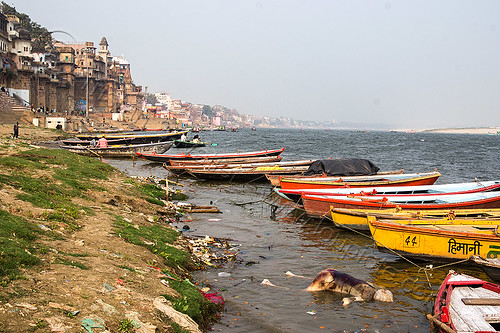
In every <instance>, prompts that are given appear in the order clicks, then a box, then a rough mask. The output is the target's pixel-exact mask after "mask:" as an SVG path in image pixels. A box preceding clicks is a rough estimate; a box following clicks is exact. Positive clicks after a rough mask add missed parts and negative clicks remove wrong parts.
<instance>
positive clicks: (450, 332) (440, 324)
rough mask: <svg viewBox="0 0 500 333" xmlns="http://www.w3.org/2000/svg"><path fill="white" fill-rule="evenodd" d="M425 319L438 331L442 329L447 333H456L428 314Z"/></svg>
mask: <svg viewBox="0 0 500 333" xmlns="http://www.w3.org/2000/svg"><path fill="white" fill-rule="evenodd" d="M427 319H429V321H430V322H431V323H433V324H435V325H437V326H438V327H439V328H440V329H442V330H443V331H445V332H447V333H456V332H455V331H454V330H453V329H451V328H450V326H448V325H446V324H445V323H443V322H442V321H440V320H439V319H437V318H436V317H434V316H432V315H430V314H427Z"/></svg>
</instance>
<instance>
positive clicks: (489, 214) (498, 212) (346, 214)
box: [330, 206, 500, 231]
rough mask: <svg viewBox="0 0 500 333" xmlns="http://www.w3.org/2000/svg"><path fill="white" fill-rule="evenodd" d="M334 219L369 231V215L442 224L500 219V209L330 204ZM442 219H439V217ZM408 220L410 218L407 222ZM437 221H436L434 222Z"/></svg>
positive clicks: (415, 222)
mask: <svg viewBox="0 0 500 333" xmlns="http://www.w3.org/2000/svg"><path fill="white" fill-rule="evenodd" d="M330 212H331V216H332V221H333V223H334V224H335V226H337V227H340V228H346V229H352V230H359V231H369V230H370V228H369V227H368V216H374V217H376V218H377V219H387V220H401V221H399V222H400V223H405V224H408V223H410V222H409V221H411V223H412V224H428V223H429V222H428V221H427V220H428V219H434V220H433V221H440V224H458V223H462V222H463V223H469V222H466V221H467V219H470V218H476V219H479V218H481V219H482V218H490V219H493V220H494V219H495V218H497V219H500V209H460V210H449V209H444V210H420V211H411V210H401V209H394V208H392V209H346V208H334V207H333V206H330ZM439 218H440V220H437V219H439ZM406 220H409V221H408V222H406ZM460 221H462V222H460ZM433 223H436V222H433ZM498 223H499V224H500V222H498Z"/></svg>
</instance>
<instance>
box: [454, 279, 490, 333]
mask: <svg viewBox="0 0 500 333" xmlns="http://www.w3.org/2000/svg"><path fill="white" fill-rule="evenodd" d="M464 298H492V299H493V298H498V294H497V293H494V292H492V291H490V290H487V289H484V288H471V287H455V288H454V289H453V293H452V295H451V299H450V309H449V310H450V315H451V314H453V316H452V318H453V323H454V325H455V328H456V329H457V331H458V332H468V331H473V332H474V331H496V330H495V329H494V328H493V326H491V324H490V323H489V322H488V321H487V320H486V319H487V318H488V319H493V320H494V316H493V315H495V316H496V315H497V314H500V306H493V305H466V304H464V302H463V301H462V300H463V299H464ZM462 317H464V318H465V317H466V318H467V322H465V321H463V320H461V319H460V320H458V318H462ZM489 317H490V318H489Z"/></svg>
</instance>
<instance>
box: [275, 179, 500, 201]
mask: <svg viewBox="0 0 500 333" xmlns="http://www.w3.org/2000/svg"><path fill="white" fill-rule="evenodd" d="M275 191H276V192H277V193H278V194H280V195H282V196H285V197H288V198H290V199H291V200H297V199H299V198H300V195H301V194H302V193H305V194H308V195H332V196H361V197H373V196H381V195H391V196H392V195H399V196H403V195H442V194H460V193H474V192H488V191H500V181H498V180H496V181H495V180H492V181H485V182H477V181H476V182H469V183H454V184H444V185H420V186H382V187H376V186H372V187H347V188H345V187H341V188H328V189H291V190H287V189H278V188H277V189H275Z"/></svg>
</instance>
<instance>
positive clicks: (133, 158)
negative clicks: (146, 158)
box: [132, 155, 135, 167]
mask: <svg viewBox="0 0 500 333" xmlns="http://www.w3.org/2000/svg"><path fill="white" fill-rule="evenodd" d="M132 166H133V167H135V156H134V155H132Z"/></svg>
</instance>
